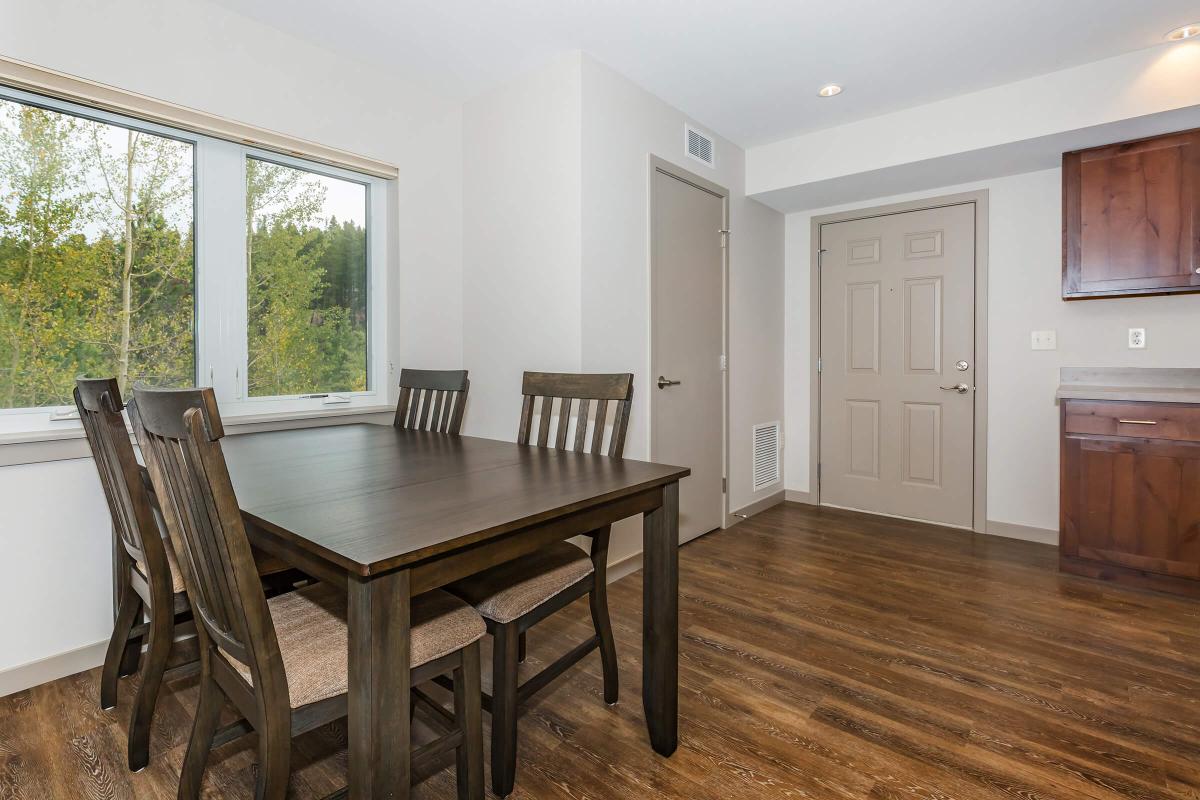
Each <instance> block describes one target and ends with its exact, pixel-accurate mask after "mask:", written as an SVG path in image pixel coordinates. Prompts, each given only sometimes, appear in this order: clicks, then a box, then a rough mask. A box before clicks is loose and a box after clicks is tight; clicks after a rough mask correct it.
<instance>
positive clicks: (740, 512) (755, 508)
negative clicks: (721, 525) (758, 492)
mask: <svg viewBox="0 0 1200 800" xmlns="http://www.w3.org/2000/svg"><path fill="white" fill-rule="evenodd" d="M783 501H784V492H783V491H778V492H776V493H775V494H772V495H768V496H767V497H764V498H762V499H761V500H755V501H754V502H753V503H747V504H746V505H744V506H742V507H741V508H739V509H736V510H734V511H730V512H729V527H730V528H732V527H733V526H734V525H737V524H738V523H739V522H741V521H742V520H745V519H747V518H749V517H753V516H754V515H755V514H761V513H762V512H763V511H766V510H767V509H768V508H772V507H774V506H777V505H779V504H780V503H782V502H783Z"/></svg>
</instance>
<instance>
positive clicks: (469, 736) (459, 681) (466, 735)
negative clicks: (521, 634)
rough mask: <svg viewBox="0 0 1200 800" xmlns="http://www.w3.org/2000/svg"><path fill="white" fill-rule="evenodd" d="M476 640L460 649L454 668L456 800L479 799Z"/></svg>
mask: <svg viewBox="0 0 1200 800" xmlns="http://www.w3.org/2000/svg"><path fill="white" fill-rule="evenodd" d="M480 691H481V690H480V688H479V642H473V643H471V644H470V645H468V646H467V647H465V648H463V651H462V663H461V666H460V667H459V668H458V669H456V670H454V716H455V717H456V718H457V721H458V729H459V730H460V731H462V735H463V741H462V744H460V745H459V746H458V748H457V751H456V753H455V758H456V766H457V784H458V798H459V800H483V720H482V714H483V712H482V711H481V710H480V702H479V695H480Z"/></svg>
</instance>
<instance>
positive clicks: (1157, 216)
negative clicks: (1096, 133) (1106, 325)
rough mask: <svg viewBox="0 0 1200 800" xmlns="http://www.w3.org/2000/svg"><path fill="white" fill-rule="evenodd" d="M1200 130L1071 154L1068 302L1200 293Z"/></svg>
mask: <svg viewBox="0 0 1200 800" xmlns="http://www.w3.org/2000/svg"><path fill="white" fill-rule="evenodd" d="M1198 270H1200V132H1198V131H1187V132H1184V133H1176V134H1170V135H1166V136H1159V137H1155V138H1153V139H1145V140H1141V141H1137V142H1126V143H1124V144H1115V145H1109V146H1107V147H1100V148H1095V149H1092V150H1084V151H1081V152H1077V153H1067V154H1065V155H1064V156H1063V298H1064V299H1079V298H1086V297H1105V296H1110V297H1111V296H1120V295H1135V294H1169V293H1174V292H1195V291H1200V272H1198Z"/></svg>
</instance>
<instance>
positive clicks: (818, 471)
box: [817, 461, 821, 483]
mask: <svg viewBox="0 0 1200 800" xmlns="http://www.w3.org/2000/svg"><path fill="white" fill-rule="evenodd" d="M820 482H821V462H820V461H818V462H817V483H820Z"/></svg>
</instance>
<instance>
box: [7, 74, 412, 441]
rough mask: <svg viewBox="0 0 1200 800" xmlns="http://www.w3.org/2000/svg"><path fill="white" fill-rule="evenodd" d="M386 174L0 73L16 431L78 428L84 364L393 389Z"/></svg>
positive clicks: (237, 395)
mask: <svg viewBox="0 0 1200 800" xmlns="http://www.w3.org/2000/svg"><path fill="white" fill-rule="evenodd" d="M387 184H388V181H387V180H386V179H383V178H376V177H372V176H369V175H364V174H360V173H356V172H351V171H348V170H344V169H339V168H335V167H330V166H326V165H322V164H316V163H313V162H310V161H305V160H303V159H299V158H293V157H291V156H284V155H280V154H276V153H269V152H266V151H262V150H258V149H256V148H254V147H250V146H246V145H244V144H240V143H237V142H232V141H225V140H222V139H215V138H211V137H207V136H203V135H200V134H195V133H190V132H186V131H181V130H176V129H173V128H168V127H164V126H162V125H158V124H154V123H149V122H142V121H139V120H135V119H131V118H128V117H123V116H120V115H117V114H112V113H109V112H106V111H99V110H96V109H89V108H85V107H82V106H78V105H75V104H71V103H66V102H63V101H59V100H53V99H50V98H45V97H40V96H37V95H33V94H29V93H27V92H23V91H18V90H15V89H6V88H3V87H0V434H4V433H14V432H16V433H23V432H36V431H43V430H47V429H49V430H54V429H57V428H60V427H72V426H76V425H77V424H78V423H77V422H75V421H74V420H72V419H71V416H72V413H71V412H72V411H73V409H74V406H73V402H72V399H71V391H72V389H73V387H74V379H75V377H76V376H77V375H83V374H86V375H115V376H117V378H118V380H119V381H120V383H121V386H122V389H123V390H124V391H126V392H127V390H128V388H129V387H131V386H132V385H133V384H134V383H136V382H139V381H140V382H146V383H150V384H154V385H161V386H173V385H174V386H185V385H210V386H213V387H214V388H215V389H216V392H217V397H218V400H219V401H220V403H221V410H222V414H223V415H224V416H226V417H227V418H232V417H236V416H238V415H244V414H259V413H278V412H284V413H290V412H296V411H320V410H322V409H323V408H325V407H328V406H342V407H346V406H348V407H364V406H374V405H383V404H386V403H387V402H388V389H387V387H388V383H389V381H387V380H386V378H385V376H386V372H387V366H388V362H387V359H386V352H385V345H386V339H387V336H386V327H385V311H386V307H387V304H386V297H387V283H386V281H387V271H386V268H385V267H386V262H385V258H386V253H387V241H386V234H387V227H388V226H387V224H386V223H385V220H386V219H387V202H388V201H387V197H388V192H387Z"/></svg>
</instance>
